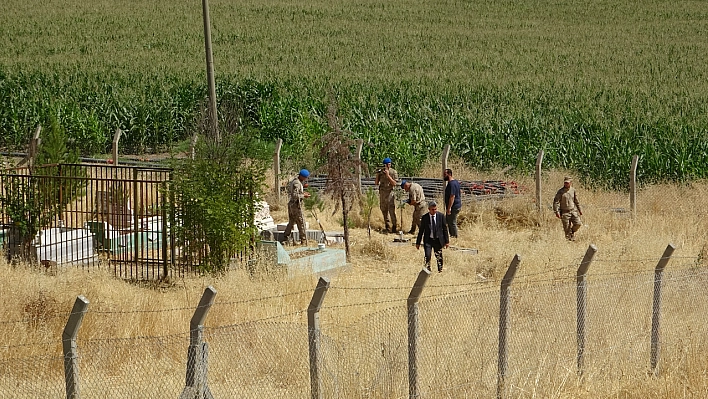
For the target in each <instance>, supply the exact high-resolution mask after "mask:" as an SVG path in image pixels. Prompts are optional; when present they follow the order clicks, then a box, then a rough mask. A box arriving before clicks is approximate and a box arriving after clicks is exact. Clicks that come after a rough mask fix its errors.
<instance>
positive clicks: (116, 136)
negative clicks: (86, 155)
mask: <svg viewBox="0 0 708 399" xmlns="http://www.w3.org/2000/svg"><path fill="white" fill-rule="evenodd" d="M122 135H123V132H122V131H121V130H120V128H117V129H116V132H115V133H114V134H113V145H112V150H111V154H112V156H113V166H117V165H118V142H119V141H120V137H121V136H122Z"/></svg>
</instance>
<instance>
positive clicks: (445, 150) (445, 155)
mask: <svg viewBox="0 0 708 399" xmlns="http://www.w3.org/2000/svg"><path fill="white" fill-rule="evenodd" d="M449 155H450V144H445V147H444V148H443V152H442V159H441V160H440V162H441V163H442V175H441V177H445V169H447V158H448V156H449ZM446 188H447V182H446V181H445V180H443V193H444V192H445V189H446ZM445 207H447V204H445Z"/></svg>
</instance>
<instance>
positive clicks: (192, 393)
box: [179, 286, 216, 399]
mask: <svg viewBox="0 0 708 399" xmlns="http://www.w3.org/2000/svg"><path fill="white" fill-rule="evenodd" d="M215 296H216V290H215V289H214V287H212V286H209V287H207V288H206V289H205V290H204V294H203V295H202V298H201V299H200V300H199V305H198V306H197V309H196V310H195V311H194V315H193V316H192V319H191V320H190V322H189V348H188V349H187V376H186V378H185V387H184V390H182V393H181V394H180V395H179V399H213V398H214V396H213V395H212V394H211V390H210V389H209V385H208V380H207V373H208V363H209V344H208V343H206V342H204V321H205V320H206V316H207V313H209V309H211V305H213V304H214V297H215Z"/></svg>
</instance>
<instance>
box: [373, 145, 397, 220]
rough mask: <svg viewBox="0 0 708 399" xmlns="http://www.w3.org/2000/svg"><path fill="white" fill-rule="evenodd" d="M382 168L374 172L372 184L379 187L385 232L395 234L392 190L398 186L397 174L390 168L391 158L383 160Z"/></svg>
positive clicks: (394, 200)
mask: <svg viewBox="0 0 708 399" xmlns="http://www.w3.org/2000/svg"><path fill="white" fill-rule="evenodd" d="M383 165H384V166H383V168H381V169H379V170H378V171H376V179H375V181H374V184H376V185H377V186H379V208H381V213H382V214H383V218H384V223H385V224H386V231H391V233H395V232H396V226H397V223H396V196H395V195H394V194H393V189H394V187H396V186H397V185H398V172H396V169H393V168H392V167H391V158H384V160H383Z"/></svg>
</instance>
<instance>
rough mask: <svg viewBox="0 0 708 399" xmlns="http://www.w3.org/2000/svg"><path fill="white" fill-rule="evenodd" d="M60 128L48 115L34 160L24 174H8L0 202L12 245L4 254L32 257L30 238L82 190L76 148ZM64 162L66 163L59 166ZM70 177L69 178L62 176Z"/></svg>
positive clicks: (25, 258)
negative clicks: (6, 216)
mask: <svg viewBox="0 0 708 399" xmlns="http://www.w3.org/2000/svg"><path fill="white" fill-rule="evenodd" d="M70 144H71V143H69V141H68V139H67V136H66V132H65V130H64V128H63V127H62V126H61V125H60V124H59V121H58V120H57V118H56V116H54V115H50V117H49V119H48V128H47V129H46V134H45V140H44V141H43V143H42V145H41V146H40V147H39V148H38V153H37V159H36V161H35V162H33V163H32V164H31V167H30V169H28V170H27V173H25V174H15V175H14V176H12V175H11V176H8V177H7V178H6V179H5V181H4V183H3V185H4V190H3V193H2V194H1V195H0V205H2V207H3V210H4V212H5V213H6V214H7V215H8V217H9V218H10V221H11V222H12V224H11V226H10V230H11V234H12V238H11V241H12V242H13V243H12V244H13V247H14V248H13V247H11V250H10V251H8V256H10V257H12V256H19V257H20V258H22V259H24V260H28V261H31V260H34V258H35V252H34V251H32V241H33V240H34V238H35V236H36V235H37V233H38V232H39V231H40V230H41V229H42V228H45V227H47V226H48V225H49V224H50V223H51V222H52V221H53V220H54V219H55V218H56V217H57V216H58V215H60V214H61V212H62V210H63V209H65V208H66V205H67V204H69V203H70V202H71V201H73V200H74V199H75V198H76V197H77V196H79V195H80V194H82V193H83V188H84V187H85V184H86V182H85V181H84V180H82V179H77V177H83V176H85V173H84V171H83V169H82V168H81V167H80V166H77V165H74V164H75V163H78V162H79V154H78V151H77V150H76V149H75V148H73V149H72V147H71V145H70ZM65 163H68V164H70V165H63V164H65ZM66 176H70V177H71V178H64V177H66Z"/></svg>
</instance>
